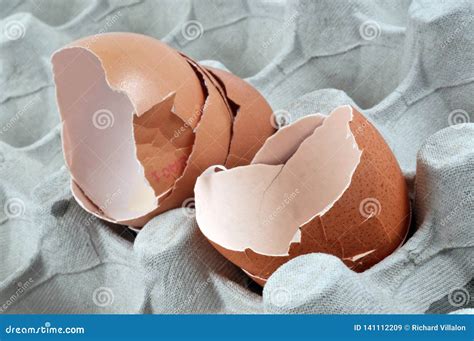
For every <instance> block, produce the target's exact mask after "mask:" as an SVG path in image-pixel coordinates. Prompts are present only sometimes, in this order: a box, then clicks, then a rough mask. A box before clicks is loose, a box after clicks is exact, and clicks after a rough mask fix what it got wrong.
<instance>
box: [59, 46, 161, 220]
mask: <svg viewBox="0 0 474 341" xmlns="http://www.w3.org/2000/svg"><path fill="white" fill-rule="evenodd" d="M71 60H73V61H74V62H73V63H71V62H70V61H71ZM54 65H55V74H56V77H55V81H56V85H57V87H56V88H57V100H58V106H59V109H60V111H61V113H62V115H63V122H64V124H63V150H65V151H68V152H67V153H66V154H65V158H66V162H67V164H68V166H69V169H70V171H71V175H72V178H73V180H74V181H75V182H77V183H80V184H81V189H82V191H83V192H84V194H85V195H86V196H87V197H88V198H89V199H90V200H91V201H92V202H94V203H95V205H96V206H98V208H100V209H101V210H102V211H103V213H104V215H105V216H108V217H114V219H117V220H126V219H131V218H134V217H139V216H142V215H144V214H146V213H147V212H149V211H150V210H153V208H155V207H156V206H157V204H158V203H157V198H156V196H155V192H154V190H153V188H152V187H151V186H150V184H149V183H148V181H147V180H146V178H145V176H144V171H143V167H142V166H141V164H140V163H138V162H137V160H136V158H137V156H136V155H137V150H136V147H135V141H134V139H133V136H134V131H133V127H134V125H133V117H134V112H135V109H134V106H133V105H132V103H131V101H130V100H129V98H128V96H127V95H126V94H125V93H123V92H120V91H118V90H115V89H112V88H111V87H110V86H109V84H108V83H107V80H106V78H105V73H104V71H103V68H102V65H101V62H100V61H99V59H98V58H97V57H96V56H95V55H94V54H92V53H91V52H89V51H88V50H86V49H83V48H66V49H64V50H62V51H61V53H58V54H56V55H55V56H54ZM71 80H74V82H71ZM112 170H113V171H112ZM117 191H120V194H121V195H114V193H116V192H117ZM112 196H113V197H114V199H113V200H111V197H112Z"/></svg>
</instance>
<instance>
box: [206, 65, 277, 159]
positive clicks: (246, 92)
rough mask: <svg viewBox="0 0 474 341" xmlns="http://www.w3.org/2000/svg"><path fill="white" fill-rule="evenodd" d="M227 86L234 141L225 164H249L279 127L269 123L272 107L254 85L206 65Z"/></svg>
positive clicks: (226, 91)
mask: <svg viewBox="0 0 474 341" xmlns="http://www.w3.org/2000/svg"><path fill="white" fill-rule="evenodd" d="M206 69H208V70H209V71H210V72H211V73H212V74H213V75H214V76H215V77H216V78H217V79H218V80H219V81H220V82H221V83H222V85H223V88H224V91H225V95H226V97H227V99H228V100H229V102H230V103H231V108H233V111H234V124H233V129H232V141H231V145H230V151H229V155H228V157H227V161H226V163H225V166H226V167H227V168H232V167H236V166H242V165H248V164H249V163H250V162H251V161H252V159H253V157H254V155H255V154H256V153H257V151H258V150H259V149H260V148H261V147H262V145H263V144H264V143H265V140H266V139H267V137H268V136H271V135H272V134H273V133H274V132H275V128H274V127H273V126H272V125H271V124H268V122H271V118H272V108H271V107H270V105H269V104H268V103H267V101H266V100H265V98H263V96H262V95H261V94H260V93H259V92H258V91H257V90H255V88H254V87H252V86H251V85H250V84H248V83H247V82H245V81H244V80H242V79H240V78H239V77H237V76H234V75H233V74H231V73H229V72H227V71H223V70H220V69H216V68H212V67H206Z"/></svg>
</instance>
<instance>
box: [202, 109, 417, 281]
mask: <svg viewBox="0 0 474 341" xmlns="http://www.w3.org/2000/svg"><path fill="white" fill-rule="evenodd" d="M195 204H196V219H197V222H198V225H199V227H200V229H201V231H202V232H203V234H204V235H205V236H206V237H207V239H209V241H210V242H211V243H212V245H213V246H214V247H215V248H216V249H217V250H218V251H219V252H220V253H221V254H222V255H224V256H225V257H226V258H227V259H229V260H230V261H231V262H233V263H234V264H236V265H237V266H239V267H240V268H242V269H243V270H244V271H245V272H246V273H247V274H248V275H249V276H250V277H251V278H253V279H254V280H255V281H256V282H257V283H259V284H261V285H264V284H265V282H266V280H267V279H268V277H269V276H270V275H271V274H272V273H273V272H274V271H275V270H276V269H278V268H279V267H280V266H281V265H282V264H284V263H285V262H287V261H289V260H290V259H292V258H294V257H297V256H299V255H302V254H306V253H311V252H323V253H328V254H332V255H335V256H337V257H339V258H341V259H342V260H343V261H344V263H345V264H346V265H347V266H349V267H350V268H352V269H353V270H355V271H363V270H365V269H367V268H369V267H371V266H372V265H374V264H375V263H377V262H379V261H380V260H382V259H383V258H385V257H386V256H388V255H389V254H391V253H392V252H393V251H394V250H395V249H396V248H397V247H399V246H400V245H401V244H402V243H403V241H404V239H405V237H406V234H407V231H408V225H409V218H410V206H409V199H408V192H407V187H406V183H405V180H404V177H403V175H402V173H401V170H400V168H399V166H398V163H397V161H396V159H395V157H394V155H393V153H392V151H391V150H390V148H389V147H388V145H387V144H386V143H385V141H384V140H383V138H382V136H381V135H380V134H379V133H378V132H377V130H376V129H375V128H374V127H373V126H372V125H371V124H370V123H369V122H368V121H367V119H366V118H364V117H363V116H362V115H361V114H360V113H359V112H357V111H356V110H355V109H354V108H352V107H350V106H342V107H338V108H337V109H335V110H334V111H333V112H332V113H331V114H330V115H329V116H328V117H324V116H321V115H318V114H316V115H310V116H307V117H304V118H302V119H300V120H298V121H296V122H295V123H293V124H291V125H289V126H286V127H284V128H282V129H280V130H279V131H278V132H277V133H276V134H275V135H273V136H272V137H270V138H269V139H268V140H267V141H266V142H265V144H264V145H263V147H262V148H261V149H260V150H259V151H258V152H257V154H256V155H255V157H254V159H253V160H252V163H251V165H247V166H242V167H236V168H233V169H229V170H227V169H226V168H225V167H222V166H211V167H210V168H208V169H207V170H206V171H205V172H204V173H203V174H202V175H201V176H200V177H199V178H198V180H197V182H196V187H195ZM215 212H218V215H217V216H216V214H215Z"/></svg>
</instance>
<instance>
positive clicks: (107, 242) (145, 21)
mask: <svg viewBox="0 0 474 341" xmlns="http://www.w3.org/2000/svg"><path fill="white" fill-rule="evenodd" d="M0 16H1V21H0V28H1V31H0V49H1V50H0V58H1V59H0V128H1V130H0V208H3V209H0V260H1V261H0V311H1V312H8V313H30V312H35V313H89V312H98V313H105V312H117V313H119V312H121V313H139V312H147V313H151V312H153V313H161V312H171V313H181V312H182V313H189V312H203V313H261V312H297V313H308V312H312V313H388V312H409V313H423V312H429V313H446V312H452V311H455V310H458V309H464V310H459V311H460V312H461V313H469V312H472V309H469V308H473V301H474V292H473V285H472V278H473V276H474V124H472V123H469V122H474V116H473V115H474V96H473V93H474V82H473V80H474V67H473V65H474V32H473V27H474V3H473V2H472V1H466V2H461V1H441V0H439V1H413V2H410V1H397V2H392V1H387V2H383V1H367V2H364V1H351V2H349V1H337V0H336V1H335V0H331V1H313V2H300V1H296V0H295V1H288V2H287V3H285V2H280V1H270V0H268V1H225V2H224V1H216V0H215V1H196V2H189V1H180V2H176V1H134V0H123V1H111V0H110V1H100V2H98V1H52V0H50V1H47V0H37V1H26V2H20V1H7V0H5V1H1V2H0ZM190 20H197V21H198V22H199V25H202V27H203V29H204V32H203V34H202V35H200V36H199V37H196V39H189V37H188V39H186V37H185V35H183V32H186V31H185V30H184V29H185V28H186V27H188V28H189V25H190V24H189V21H190ZM199 25H198V28H199ZM105 31H132V32H138V33H144V34H148V35H151V36H154V37H157V38H160V39H163V40H164V41H166V42H168V43H169V44H171V45H173V46H175V47H176V48H179V49H181V50H183V51H184V52H185V53H187V54H189V55H191V56H192V57H194V58H195V59H199V60H203V59H206V60H217V61H219V62H220V63H222V64H223V65H225V67H227V68H228V69H229V70H231V71H232V72H234V73H236V74H238V75H239V76H241V77H245V78H247V80H248V81H250V82H251V83H252V84H254V85H255V86H256V87H257V88H258V89H259V90H260V91H261V92H262V93H263V94H264V95H265V96H266V98H267V99H268V100H269V102H270V104H271V105H272V107H273V108H274V109H275V110H286V111H287V112H289V115H290V117H291V119H292V120H294V119H296V118H298V117H301V116H303V115H306V114H310V113H314V112H318V111H319V112H322V113H326V114H327V113H328V112H329V111H331V109H333V108H334V107H335V106H337V105H339V104H347V103H353V104H355V105H357V106H358V107H360V108H361V109H363V112H364V113H365V114H366V115H367V116H368V117H369V118H370V120H371V121H372V122H374V124H375V125H376V126H377V127H378V128H379V130H380V131H381V133H382V134H383V135H384V137H385V138H386V139H387V141H388V143H389V144H390V146H391V147H392V149H393V150H394V152H395V154H396V156H397V158H398V160H399V162H400V164H401V166H402V169H403V172H404V174H405V175H406V178H407V181H408V182H409V184H410V190H411V194H412V199H413V202H414V219H413V225H414V227H415V228H416V229H417V231H416V232H415V233H414V235H413V236H412V237H411V238H410V240H409V241H408V242H407V243H406V244H405V245H404V246H403V247H402V248H401V249H399V250H398V251H397V252H396V253H394V254H393V255H392V256H391V257H389V258H387V259H385V260H384V261H382V262H381V263H379V264H378V265H376V266H375V267H373V268H372V269H370V270H368V271H366V272H365V273H362V274H355V273H352V272H350V271H349V270H347V269H346V268H345V267H344V266H342V263H341V262H340V261H339V260H338V259H336V258H334V257H331V256H327V255H322V254H311V255H306V256H302V257H299V258H297V259H295V260H293V261H291V262H289V263H287V264H286V265H284V266H283V267H282V268H280V269H279V270H278V271H277V272H276V273H275V274H274V275H273V276H272V277H271V278H270V280H269V281H268V284H267V286H266V287H265V289H264V290H263V295H261V292H260V290H259V288H258V286H256V285H255V284H252V282H251V281H250V280H249V279H248V278H247V277H246V276H245V275H244V274H243V273H242V272H241V271H240V270H239V269H237V268H236V267H234V266H233V265H232V264H230V263H229V262H227V261H226V260H225V259H224V258H223V257H221V256H220V255H219V254H218V253H217V252H215V251H214V250H213V248H212V247H211V246H210V245H209V244H208V242H207V241H206V240H205V239H204V238H203V237H202V235H201V234H200V232H199V231H198V228H197V226H196V224H195V222H194V219H192V218H189V217H188V216H186V214H184V211H183V210H181V209H177V210H173V211H170V212H167V213H165V214H162V215H161V216H158V217H156V218H155V219H153V220H152V221H151V222H149V223H148V224H147V225H146V226H145V227H144V229H143V230H142V231H141V232H140V233H139V234H138V236H137V237H136V238H135V235H134V234H133V233H131V232H130V231H129V230H128V229H127V228H124V227H121V226H113V225H110V224H105V223H103V222H101V221H99V220H98V219H96V218H93V217H91V216H90V215H88V214H87V213H86V212H84V211H83V210H82V209H81V208H80V207H79V206H78V204H77V203H76V202H75V201H74V199H73V198H72V197H71V193H70V190H69V185H68V182H69V175H68V172H67V170H66V169H65V167H64V162H63V157H62V153H61V146H60V136H59V125H58V124H59V119H58V113H57V109H56V104H55V100H54V86H53V83H52V77H51V65H50V62H49V57H50V55H51V53H52V52H53V51H54V50H56V49H57V48H59V47H61V46H62V45H64V44H66V43H67V42H69V41H71V40H74V39H76V38H79V37H81V36H85V35H89V34H94V33H98V32H105ZM191 38H194V37H191ZM335 89H338V90H335ZM454 123H461V124H460V125H454ZM415 175H416V177H415Z"/></svg>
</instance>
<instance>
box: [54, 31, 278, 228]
mask: <svg viewBox="0 0 474 341" xmlns="http://www.w3.org/2000/svg"><path fill="white" fill-rule="evenodd" d="M52 63H53V71H54V81H55V84H56V95H57V102H58V107H59V111H60V114H61V119H62V123H63V125H62V142H63V151H64V155H65V159H66V164H67V166H68V168H69V170H70V173H71V178H72V179H71V189H72V192H73V195H74V197H75V198H76V200H77V201H78V202H79V204H80V205H81V206H82V207H83V208H84V209H86V210H87V211H89V212H90V213H92V214H94V215H96V216H97V217H99V218H101V219H104V220H107V221H110V222H113V223H120V224H126V225H131V226H133V227H141V226H143V225H144V224H145V223H146V222H147V221H148V220H149V219H151V218H152V217H154V216H156V215H157V214H159V213H161V212H164V211H166V210H169V209H172V208H175V207H179V206H180V205H181V204H182V202H183V201H184V200H185V199H187V198H190V197H192V196H193V187H194V184H195V181H196V178H197V177H198V176H199V175H200V174H201V172H202V171H203V170H204V169H206V168H207V167H209V166H210V165H213V164H229V162H227V160H228V159H231V160H233V159H234V158H237V159H238V160H244V161H243V162H242V163H245V161H247V160H248V161H247V163H248V162H249V161H250V160H251V159H252V158H253V156H254V154H255V152H256V151H257V150H258V149H259V148H260V147H261V146H262V145H263V143H264V141H265V139H266V138H267V137H268V136H270V135H271V134H272V133H273V132H274V129H273V127H272V126H271V124H270V117H271V113H272V111H271V108H270V107H269V105H268V104H267V102H265V100H263V98H262V97H261V96H260V94H259V93H258V92H257V91H256V90H255V89H254V88H252V87H251V86H249V85H248V84H247V83H245V82H244V81H243V80H241V79H239V78H238V77H236V76H233V75H231V74H229V73H226V72H220V71H219V72H218V71H215V73H216V74H217V73H218V74H219V75H218V76H216V75H214V73H211V71H209V70H207V69H205V68H203V67H201V66H200V65H199V64H198V63H196V62H194V61H193V60H191V59H190V58H188V57H186V56H184V55H182V54H180V53H179V52H177V51H175V50H174V49H172V48H171V47H169V46H167V45H165V44H163V43H161V42H160V41H158V40H156V39H153V38H151V37H147V36H143V35H139V34H132V33H107V34H99V35H95V36H90V37H86V38H83V39H80V40H78V41H75V42H73V43H70V44H69V45H67V46H66V47H64V48H62V49H61V50H59V51H57V52H56V53H55V54H54V55H53V57H52ZM221 78H222V79H221ZM227 92H229V93H230V94H232V95H233V96H234V95H235V94H236V95H235V98H236V101H235V102H234V101H233V100H230V99H229V98H227V95H226V93H227ZM241 92H245V93H246V95H248V96H249V97H246V96H241V95H239V94H240V93H241ZM254 101H256V103H257V104H256V105H253V106H252V107H251V108H250V109H249V110H251V113H249V112H248V110H247V109H248V107H249V106H248V105H247V102H254ZM257 117H258V119H256V118H257ZM254 126H257V127H258V129H253V127H254ZM247 127H252V129H253V130H252V134H253V135H252V138H251V139H248V140H247V141H244V140H243V139H242V138H241V136H245V135H244V134H242V133H241V131H246V130H247V129H246V128H247ZM250 130H251V129H250ZM245 137H247V136H245ZM233 146H239V148H235V147H233ZM229 151H230V152H231V154H229Z"/></svg>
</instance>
